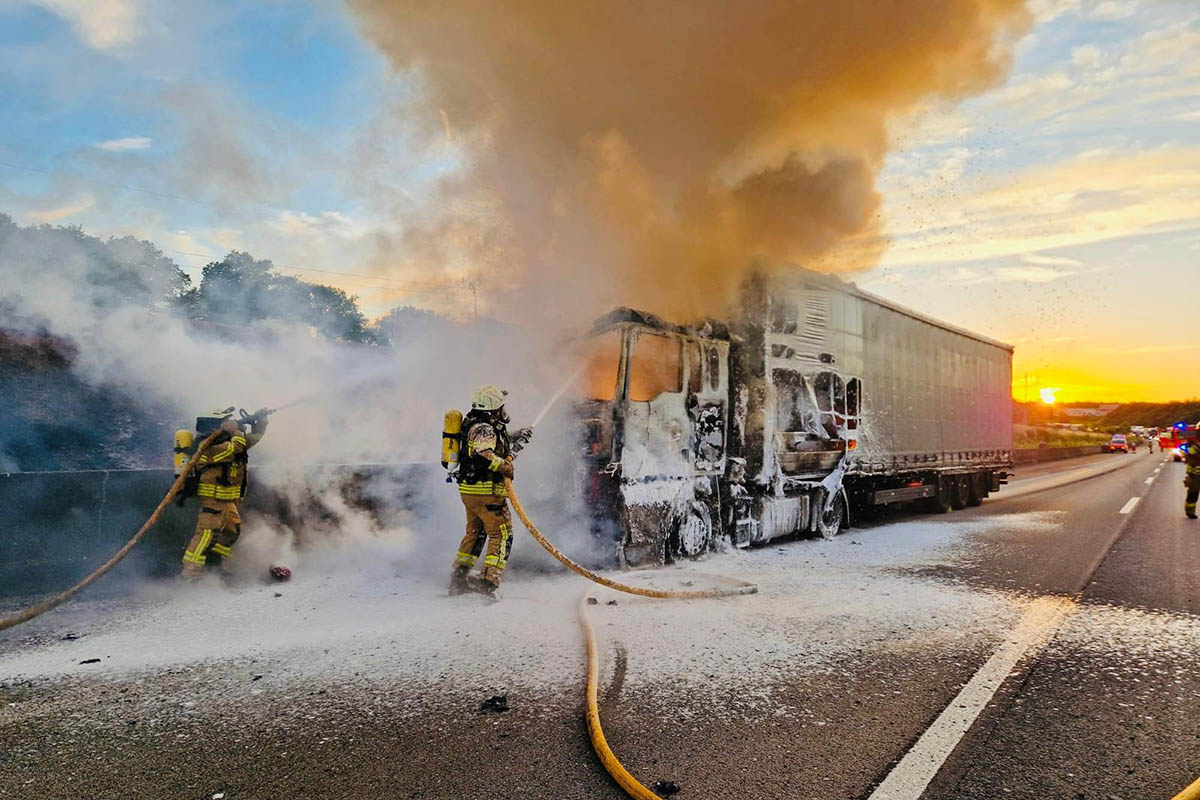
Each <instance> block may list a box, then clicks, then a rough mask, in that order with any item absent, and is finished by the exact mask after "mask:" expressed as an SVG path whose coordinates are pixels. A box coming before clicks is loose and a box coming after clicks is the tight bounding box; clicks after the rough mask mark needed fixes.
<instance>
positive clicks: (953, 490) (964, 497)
mask: <svg viewBox="0 0 1200 800" xmlns="http://www.w3.org/2000/svg"><path fill="white" fill-rule="evenodd" d="M969 502H971V489H970V486H969V481H968V476H966V475H955V476H954V477H953V478H951V483H950V507H951V508H953V509H954V510H955V511H961V510H963V509H964V508H966V507H967V503H969Z"/></svg>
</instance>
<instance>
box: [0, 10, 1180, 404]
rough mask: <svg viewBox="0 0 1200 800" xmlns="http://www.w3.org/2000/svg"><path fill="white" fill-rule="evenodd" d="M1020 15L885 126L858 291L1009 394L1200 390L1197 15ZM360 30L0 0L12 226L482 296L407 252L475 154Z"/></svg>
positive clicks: (411, 78) (318, 16)
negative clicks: (1004, 64) (964, 90)
mask: <svg viewBox="0 0 1200 800" xmlns="http://www.w3.org/2000/svg"><path fill="white" fill-rule="evenodd" d="M1030 8H1031V11H1032V13H1033V19H1034V21H1033V24H1032V25H1031V27H1030V30H1029V32H1028V33H1027V34H1026V35H1025V36H1024V37H1023V38H1022V39H1021V40H1020V42H1019V43H1018V44H1017V48H1016V55H1015V60H1014V64H1013V68H1012V71H1011V74H1010V75H1009V76H1008V78H1007V79H1006V80H1005V81H1004V82H1002V84H1001V85H999V86H996V87H995V88H993V89H991V90H989V91H987V92H986V93H983V94H980V95H978V96H975V97H973V98H970V99H968V100H966V101H964V102H961V103H958V104H956V105H952V106H951V105H929V106H924V107H920V108H916V109H913V110H912V111H911V113H908V114H906V115H904V116H902V117H897V118H896V119H894V120H892V122H891V138H892V149H891V151H890V155H889V156H888V158H887V161H886V163H885V166H884V169H883V172H882V174H881V177H880V183H879V188H880V191H881V193H882V195H883V209H882V216H883V226H884V230H885V232H886V234H887V237H888V238H889V240H890V242H891V243H890V246H889V247H888V248H887V250H886V251H885V252H884V254H883V255H882V257H881V260H880V261H879V263H878V264H875V265H873V266H871V267H870V268H866V269H864V270H863V271H861V272H859V273H857V274H855V275H853V276H852V279H853V280H855V281H856V282H857V283H858V284H859V285H860V286H861V287H863V288H865V289H867V290H869V291H872V292H874V293H877V294H880V295H882V296H884V297H887V298H889V299H891V300H894V301H896V302H899V303H902V304H904V305H907V306H910V307H913V308H915V309H917V310H919V311H922V312H924V313H926V314H929V315H932V316H934V317H937V318H940V319H944V320H946V321H948V322H951V323H954V324H957V325H960V326H963V327H966V328H969V329H971V330H975V331H978V332H980V333H984V334H986V335H988V336H991V337H993V338H997V339H1001V340H1003V341H1007V342H1010V343H1012V344H1013V345H1015V347H1016V352H1015V361H1014V395H1015V396H1016V397H1017V398H1018V399H1023V397H1024V396H1025V393H1026V391H1028V395H1029V397H1031V398H1036V397H1037V396H1038V393H1039V390H1040V389H1043V388H1047V387H1057V388H1059V389H1060V390H1061V391H1060V392H1059V395H1058V396H1059V398H1060V399H1061V400H1063V401H1072V400H1097V401H1129V400H1151V401H1166V400H1173V399H1183V398H1192V397H1197V396H1200V7H1197V6H1196V5H1195V3H1194V2H1187V1H1186V0H1180V1H1179V2H1172V0H1030ZM358 25H359V23H358V21H357V20H356V19H355V18H353V17H352V16H351V14H350V13H349V12H348V11H347V9H346V8H345V7H344V6H343V5H342V4H341V3H340V2H335V1H334V0H317V2H298V1H297V2H290V1H289V0H264V1H262V2H253V3H252V2H240V0H230V2H223V3H219V4H214V3H209V2H199V0H195V1H193V0H174V1H173V2H167V1H166V0H36V2H31V1H29V0H0V118H2V119H3V120H4V125H2V126H0V213H7V214H9V215H10V216H12V217H13V218H14V219H15V220H17V221H18V222H20V223H22V224H34V223H51V224H60V225H79V226H82V227H83V228H84V229H85V230H87V231H88V232H89V233H93V234H96V235H102V236H109V235H114V236H120V235H124V234H133V235H135V236H139V237H143V238H147V239H150V240H152V241H154V242H156V243H157V244H158V245H159V246H160V247H161V248H162V249H163V250H164V252H165V253H166V254H167V255H168V256H170V257H171V258H173V259H175V260H176V261H177V262H178V263H179V264H180V265H181V266H182V267H183V268H184V269H186V270H188V271H189V272H190V273H191V274H192V275H193V276H196V277H198V275H199V269H200V268H201V267H202V266H203V265H204V264H205V263H207V262H209V261H212V260H215V259H217V258H219V257H220V256H222V255H223V254H224V253H226V252H228V251H229V250H231V249H240V250H248V251H250V252H252V253H254V254H255V255H256V256H258V257H260V258H270V259H272V260H273V261H274V262H275V263H276V264H277V265H279V266H280V267H281V268H283V269H286V270H289V271H292V272H293V273H294V274H298V275H300V276H302V277H304V278H306V279H309V280H313V281H318V282H322V283H329V284H332V285H336V286H340V287H342V288H344V289H346V290H347V291H349V292H351V293H353V294H355V295H357V296H358V297H359V298H360V302H361V304H362V306H363V308H364V311H366V312H367V313H368V314H373V315H374V314H380V313H384V312H386V311H387V310H388V309H389V308H391V307H393V306H396V305H400V304H414V305H422V306H427V307H430V308H434V309H437V310H443V311H445V310H453V309H454V308H456V307H461V306H462V305H463V304H465V303H474V302H475V300H476V299H477V298H475V297H474V296H473V288H472V278H471V269H470V267H469V265H466V264H457V263H448V264H438V265H430V264H427V263H422V262H421V261H420V260H419V259H418V258H417V257H415V256H410V255H409V254H407V253H406V252H405V251H404V248H403V246H402V244H401V240H402V238H403V233H404V231H405V226H406V224H408V223H409V222H411V221H412V220H414V219H420V218H422V216H424V215H428V214H430V213H432V211H433V210H432V209H430V207H429V202H430V198H431V197H433V196H434V192H433V191H432V189H433V187H434V186H435V185H436V184H437V183H438V182H439V181H442V180H446V179H447V178H448V177H452V176H454V175H455V174H456V173H457V172H458V171H460V170H462V169H463V165H464V164H465V163H466V161H467V160H468V154H467V153H464V152H463V150H462V148H463V147H465V146H467V145H465V144H463V143H462V142H460V141H459V140H458V139H457V138H456V137H455V136H454V135H453V132H452V130H451V128H450V126H449V125H448V123H447V121H446V120H445V119H416V118H414V116H413V113H412V109H414V108H416V107H417V106H416V105H415V104H414V103H413V100H414V98H415V97H417V96H419V95H420V93H421V92H422V80H421V75H420V73H419V70H418V71H408V72H400V71H396V70H394V69H393V68H392V67H390V66H389V64H388V62H387V60H386V59H385V58H384V57H383V56H382V55H381V54H380V53H379V52H378V51H377V50H376V49H375V47H374V45H373V44H372V43H371V42H370V41H368V40H367V39H366V38H364V36H363V35H362V33H361V31H360V30H359V27H358ZM438 211H440V212H444V211H445V209H438ZM483 302H484V303H485V304H486V302H487V300H486V298H484V300H483Z"/></svg>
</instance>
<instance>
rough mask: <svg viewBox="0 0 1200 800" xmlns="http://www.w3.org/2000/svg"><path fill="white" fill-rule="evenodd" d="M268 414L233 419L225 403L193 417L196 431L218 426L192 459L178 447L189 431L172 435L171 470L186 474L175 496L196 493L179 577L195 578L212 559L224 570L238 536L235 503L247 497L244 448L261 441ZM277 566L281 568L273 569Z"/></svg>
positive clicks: (239, 527)
mask: <svg viewBox="0 0 1200 800" xmlns="http://www.w3.org/2000/svg"><path fill="white" fill-rule="evenodd" d="M270 414H271V410H270V409H266V408H262V409H259V410H258V411H256V412H255V413H254V414H249V415H248V414H246V413H245V412H244V411H243V412H242V417H241V419H236V418H235V417H234V416H233V406H230V407H228V408H223V409H217V410H215V411H210V412H209V413H208V414H207V415H205V416H202V417H197V418H196V433H197V434H198V435H201V436H204V435H207V434H211V433H213V432H214V431H217V436H216V438H214V439H213V441H212V443H211V445H210V446H209V449H208V450H207V451H205V452H203V453H200V454H199V455H198V456H196V457H195V458H194V460H193V459H192V458H190V456H192V455H193V454H191V453H189V452H188V451H187V447H186V445H184V446H183V447H182V448H181V444H183V443H186V442H188V440H190V439H191V435H190V432H189V431H186V430H181V431H178V432H177V433H176V434H175V458H176V474H178V473H179V472H180V470H181V469H183V470H187V472H188V473H189V474H188V478H187V479H186V480H185V481H184V484H183V487H184V488H183V491H181V492H180V495H179V497H180V500H181V501H182V500H183V499H186V498H187V497H189V496H191V495H195V496H196V497H199V498H200V513H199V516H198V517H197V519H196V531H195V533H193V534H192V539H191V541H190V542H188V545H187V549H186V550H185V551H184V554H183V572H182V575H183V577H184V578H187V579H191V580H194V579H196V578H199V577H200V576H201V575H203V574H204V569H205V567H206V566H208V565H210V564H211V563H212V562H213V559H214V558H215V559H216V560H217V561H218V562H219V563H220V566H221V570H222V571H223V572H226V573H228V571H229V562H230V561H231V560H232V559H233V545H234V544H235V543H236V542H237V540H238V537H240V536H241V535H242V517H241V514H240V513H239V512H238V504H239V503H240V502H241V501H242V500H244V499H245V498H246V490H247V487H248V485H249V483H248V479H247V475H246V468H247V466H248V465H249V450H250V448H252V447H254V446H255V445H256V444H258V443H259V442H260V441H262V438H263V436H264V435H265V434H266V432H267V417H268V416H270ZM181 450H182V452H181ZM181 462H182V463H181ZM277 569H280V568H278V567H273V568H272V570H273V571H274V570H277Z"/></svg>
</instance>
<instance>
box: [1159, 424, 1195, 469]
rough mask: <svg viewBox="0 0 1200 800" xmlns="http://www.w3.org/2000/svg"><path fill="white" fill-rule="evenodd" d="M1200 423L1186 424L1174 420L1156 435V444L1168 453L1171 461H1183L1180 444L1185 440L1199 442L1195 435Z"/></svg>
mask: <svg viewBox="0 0 1200 800" xmlns="http://www.w3.org/2000/svg"><path fill="white" fill-rule="evenodd" d="M1198 429H1200V423H1197V424H1195V425H1188V424H1187V423H1186V422H1176V423H1175V424H1174V425H1172V426H1171V427H1169V428H1167V429H1165V430H1164V431H1163V432H1162V433H1160V434H1159V436H1158V446H1159V447H1161V448H1162V451H1163V452H1164V453H1170V454H1171V459H1172V460H1173V461H1183V450H1182V449H1180V446H1181V445H1182V444H1183V443H1184V442H1186V441H1189V440H1191V441H1193V442H1200V436H1198V435H1197V433H1198Z"/></svg>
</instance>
